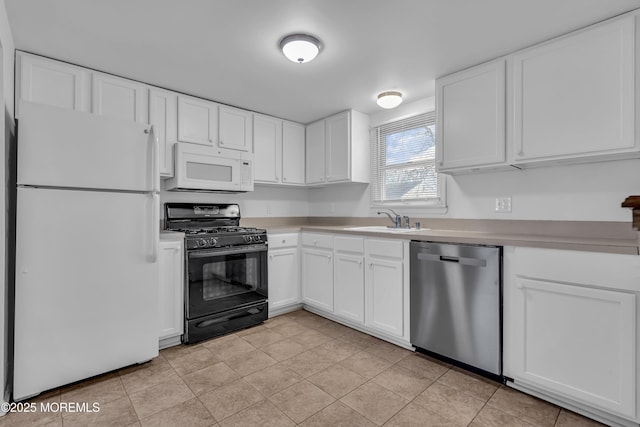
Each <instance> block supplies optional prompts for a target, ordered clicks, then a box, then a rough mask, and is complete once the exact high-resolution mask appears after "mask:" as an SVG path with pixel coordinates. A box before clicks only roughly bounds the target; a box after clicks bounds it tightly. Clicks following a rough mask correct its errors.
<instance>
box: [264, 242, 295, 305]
mask: <svg viewBox="0 0 640 427" xmlns="http://www.w3.org/2000/svg"><path fill="white" fill-rule="evenodd" d="M299 269H300V263H299V256H298V248H286V249H284V248H283V249H275V250H269V312H272V311H273V310H277V309H279V308H282V307H286V306H290V305H294V304H298V303H299V302H300V285H299V283H300V273H299V271H300V270H299Z"/></svg>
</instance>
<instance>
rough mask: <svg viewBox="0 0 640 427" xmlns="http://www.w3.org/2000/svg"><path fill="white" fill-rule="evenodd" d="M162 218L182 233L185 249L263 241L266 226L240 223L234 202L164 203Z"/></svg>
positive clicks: (171, 229) (252, 243)
mask: <svg viewBox="0 0 640 427" xmlns="http://www.w3.org/2000/svg"><path fill="white" fill-rule="evenodd" d="M165 221H166V222H165V224H166V225H165V229H166V230H170V231H180V232H183V233H185V244H186V248H187V250H192V249H207V248H222V247H229V246H241V245H266V244H267V231H266V230H263V229H259V228H253V227H241V226H240V206H238V205H237V204H204V203H197V204H196V203H166V204H165Z"/></svg>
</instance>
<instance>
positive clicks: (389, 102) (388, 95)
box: [377, 90, 402, 109]
mask: <svg viewBox="0 0 640 427" xmlns="http://www.w3.org/2000/svg"><path fill="white" fill-rule="evenodd" d="M377 102H378V105H379V106H381V107H382V108H386V109H389V108H396V107H397V106H398V105H400V104H401V103H402V94H401V93H400V92H396V91H394V90H390V91H387V92H382V93H381V94H380V95H378V101H377Z"/></svg>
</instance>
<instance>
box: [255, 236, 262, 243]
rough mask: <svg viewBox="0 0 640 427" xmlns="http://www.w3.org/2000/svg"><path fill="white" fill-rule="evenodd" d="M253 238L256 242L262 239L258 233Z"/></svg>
mask: <svg viewBox="0 0 640 427" xmlns="http://www.w3.org/2000/svg"><path fill="white" fill-rule="evenodd" d="M253 239H254V240H255V241H256V242H260V241H262V236H260V235H259V234H258V235H255V236H254V237H253Z"/></svg>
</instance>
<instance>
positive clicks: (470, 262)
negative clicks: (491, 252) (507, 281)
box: [418, 253, 487, 267]
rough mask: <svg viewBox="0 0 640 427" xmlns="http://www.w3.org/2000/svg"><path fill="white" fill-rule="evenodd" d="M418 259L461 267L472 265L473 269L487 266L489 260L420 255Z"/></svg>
mask: <svg viewBox="0 0 640 427" xmlns="http://www.w3.org/2000/svg"><path fill="white" fill-rule="evenodd" d="M418 259H419V260H420V261H435V262H453V263H457V264H461V265H470V266H473V267H486V266H487V260H486V259H482V258H467V257H455V256H447V255H437V254H425V253H419V254H418Z"/></svg>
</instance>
